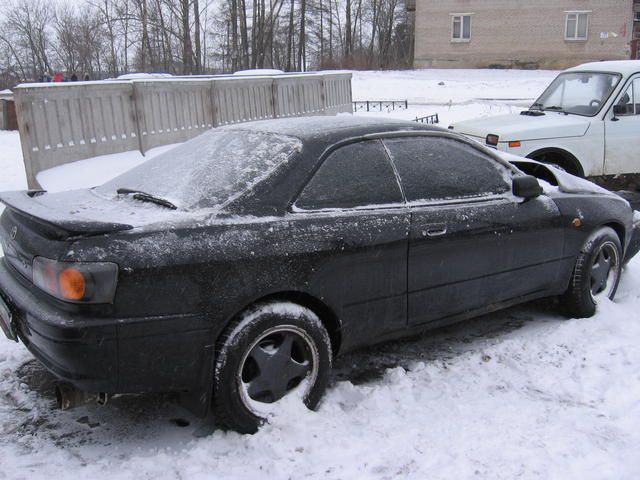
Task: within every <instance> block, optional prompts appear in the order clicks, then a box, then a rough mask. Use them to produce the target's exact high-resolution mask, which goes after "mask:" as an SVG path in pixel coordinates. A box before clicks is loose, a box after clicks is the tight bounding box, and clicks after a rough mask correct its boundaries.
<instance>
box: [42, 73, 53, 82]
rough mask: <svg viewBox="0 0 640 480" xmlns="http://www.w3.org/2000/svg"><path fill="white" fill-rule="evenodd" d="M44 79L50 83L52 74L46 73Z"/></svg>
mask: <svg viewBox="0 0 640 480" xmlns="http://www.w3.org/2000/svg"><path fill="white" fill-rule="evenodd" d="M42 81H44V82H45V83H49V82H50V81H51V75H49V74H48V73H45V74H44V77H43V79H42Z"/></svg>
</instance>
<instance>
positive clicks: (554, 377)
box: [0, 70, 640, 480]
mask: <svg viewBox="0 0 640 480" xmlns="http://www.w3.org/2000/svg"><path fill="white" fill-rule="evenodd" d="M545 76H547V72H515V71H499V72H491V71H484V70H483V71H467V72H459V71H458V72H449V71H424V72H390V73H378V72H374V73H356V74H355V76H354V92H355V95H356V98H365V96H364V94H363V92H365V90H366V89H367V88H369V89H370V93H371V97H375V99H377V98H381V97H382V95H383V94H386V95H385V96H386V97H387V98H404V97H406V95H408V93H407V92H410V91H413V90H414V87H419V86H420V85H421V82H420V79H421V78H422V79H424V80H426V79H428V78H432V79H433V82H436V80H437V82H436V85H437V83H438V82H439V81H444V82H445V86H446V85H447V84H448V83H451V91H447V90H444V91H443V92H447V93H446V94H444V93H443V94H442V95H440V94H438V93H433V92H432V90H431V89H427V90H425V92H424V93H422V94H420V93H412V95H414V96H415V99H416V100H420V99H421V98H422V99H424V100H425V103H427V102H436V101H440V102H441V103H447V102H448V101H449V100H450V98H448V97H454V93H455V97H454V98H453V104H452V107H451V112H453V113H452V114H451V117H452V118H453V117H454V116H456V115H458V116H461V117H462V116H464V115H475V114H477V113H478V112H481V110H482V109H484V108H485V106H486V105H493V104H492V103H491V102H492V101H490V102H489V103H482V102H480V101H476V100H473V98H475V96H476V95H483V98H485V97H488V96H497V93H500V92H501V91H503V93H504V96H507V95H508V96H509V97H510V98H511V97H513V98H516V97H518V98H520V97H522V98H524V97H527V98H529V97H531V98H533V97H535V96H536V95H537V93H538V92H537V91H536V89H537V90H541V89H542V88H543V87H544V83H546V81H543V77H545ZM552 76H553V74H552V73H548V78H547V80H550V79H551V77H552ZM416 79H417V80H416ZM454 81H455V82H457V83H455V84H454ZM465 82H466V84H465ZM479 84H482V85H483V86H482V87H479V86H478V85H479ZM432 87H433V89H434V91H435V92H437V90H436V89H435V86H433V85H432ZM507 88H508V89H509V90H508V89H507ZM474 90H475V91H476V92H475V93H474V92H473V91H474ZM483 92H486V94H485V93H483ZM366 93H368V91H367V92H366ZM403 93H404V94H403ZM420 95H422V96H420ZM464 95H467V97H468V98H469V99H471V102H470V103H468V104H462V103H460V104H458V103H456V102H459V101H460V100H459V99H463V98H465V97H464ZM367 96H368V95H367ZM471 97H473V98H471ZM478 98H479V97H478ZM508 101H509V102H510V101H511V100H508ZM432 105H435V103H429V104H428V105H426V106H425V107H424V108H425V111H426V109H427V108H428V109H431V106H432ZM421 108H422V107H421ZM441 108H442V107H439V108H435V107H434V110H431V111H426V113H425V115H426V114H428V113H435V111H437V112H442V109H441ZM492 108H493V107H492ZM512 108H516V107H512ZM413 113H414V112H413V111H409V112H404V113H403V115H409V114H410V115H413ZM397 114H398V113H397V112H396V113H395V114H388V115H397ZM378 115H387V114H378ZM405 118H410V117H405ZM467 118H468V117H467ZM126 156H127V155H125V157H126ZM102 160H105V159H102ZM107 160H109V161H107V162H105V161H102V162H101V161H97V160H92V161H87V162H88V163H92V165H93V166H92V167H91V168H92V169H94V170H95V173H96V174H98V173H100V172H102V173H103V174H104V175H105V177H107V176H110V175H113V174H114V168H115V167H114V165H115V163H113V158H111V159H107ZM121 160H122V159H121ZM138 160H140V159H138ZM82 163H83V162H80V163H79V164H77V165H76V166H75V167H68V168H69V170H67V171H66V174H65V175H58V176H56V175H53V176H50V177H47V176H46V175H45V176H44V177H42V178H41V180H42V181H43V183H48V185H47V188H50V189H51V188H61V187H68V186H72V185H71V184H70V183H67V184H64V185H63V184H62V183H61V182H62V181H63V180H65V181H67V180H68V179H69V178H70V177H74V178H75V179H76V180H81V181H83V182H84V181H85V180H86V179H87V178H86V177H85V173H82V174H79V173H78V172H79V171H80V169H81V168H84V167H82ZM132 163H135V162H132ZM118 165H120V166H119V167H118V168H121V167H123V166H124V167H126V166H127V160H124V161H123V162H119V163H118ZM76 169H77V171H76ZM87 172H88V170H87ZM87 175H88V173H87ZM98 177H99V175H98V176H97V177H94V178H95V179H92V180H91V182H94V181H96V180H97V179H98ZM105 179H106V178H105ZM71 183H73V182H71ZM24 186H25V180H24V173H23V171H22V166H21V162H20V153H19V145H18V143H17V139H16V135H14V134H4V133H2V134H1V136H0V190H6V189H14V188H22V187H24ZM639 310H640V257H638V258H636V259H634V260H633V261H632V262H631V264H630V265H629V266H628V267H627V268H626V270H625V273H624V276H623V279H622V283H621V286H620V290H619V293H618V296H617V299H616V301H615V303H612V302H607V303H606V304H604V305H602V306H601V307H600V309H599V312H598V314H597V315H596V316H595V317H594V318H592V319H588V320H566V319H564V318H563V317H561V316H560V315H558V314H557V313H555V310H554V306H553V305H552V304H551V302H546V301H541V302H536V303H533V304H528V305H524V306H520V307H517V308H512V309H509V310H506V311H503V312H499V313H495V314H492V315H487V316H484V317H481V318H478V319H475V320H472V321H469V322H464V323H461V324H459V325H456V326H452V327H449V328H446V329H442V330H439V331H437V332H432V333H430V334H427V335H425V336H423V337H420V338H414V339H410V340H407V341H402V342H393V343H388V344H385V345H382V346H377V347H372V348H369V349H366V350H363V351H360V352H356V353H353V354H349V355H346V356H344V357H342V358H340V359H338V360H337V362H336V365H335V369H334V374H333V377H332V382H331V386H330V388H329V390H328V392H327V396H326V398H325V400H324V402H323V403H322V404H321V407H320V409H319V410H318V411H317V412H309V411H306V410H305V409H303V408H301V407H299V406H298V405H295V404H289V403H287V402H285V404H283V405H282V407H281V408H280V411H279V412H278V414H277V415H276V416H275V417H274V418H273V420H272V422H271V424H270V425H267V426H266V427H265V428H263V429H262V430H261V431H260V432H259V433H258V434H256V435H253V436H242V435H238V434H235V433H225V432H222V431H218V430H213V429H212V427H211V426H210V422H207V421H203V420H200V419H197V418H194V417H193V416H191V415H190V414H189V413H187V412H185V411H184V410H182V409H181V408H180V407H179V406H178V405H177V404H176V401H175V399H174V398H173V397H172V396H171V395H139V396H135V395H122V396H117V397H115V398H113V399H112V401H111V402H110V403H109V404H108V405H107V406H106V407H98V406H97V405H95V404H93V403H89V404H87V405H85V406H83V407H80V408H78V409H76V410H72V411H66V412H60V411H57V410H55V409H54V408H53V405H54V395H53V387H52V385H53V378H52V377H51V376H50V375H49V374H48V373H47V372H46V371H45V370H44V369H43V368H42V367H41V366H40V365H39V364H38V363H37V362H36V361H35V360H34V359H33V358H32V357H31V355H30V354H29V353H28V352H27V351H26V350H25V349H24V347H23V346H22V345H20V344H14V343H12V342H9V341H5V340H3V339H0V452H1V454H0V479H2V478H12V479H13V478H25V479H27V478H28V479H40V478H42V479H44V478H47V479H48V478H50V477H51V476H53V475H55V476H56V477H57V478H60V479H66V478H78V477H79V478H95V479H100V478H109V479H110V480H117V479H138V478H157V479H174V478H175V479H179V478H189V479H191V478H195V479H198V478H217V479H261V478H268V479H289V478H317V479H392V478H393V479H395V478H406V479H434V480H436V479H456V480H458V479H469V478H479V479H492V480H494V479H514V478H520V479H563V480H564V479H581V480H582V479H615V480H632V479H637V478H639V477H640V429H638V428H637V426H638V425H639V424H640V349H639V348H638V345H639V344H640V319H639V318H638V315H637V312H638V311H639Z"/></svg>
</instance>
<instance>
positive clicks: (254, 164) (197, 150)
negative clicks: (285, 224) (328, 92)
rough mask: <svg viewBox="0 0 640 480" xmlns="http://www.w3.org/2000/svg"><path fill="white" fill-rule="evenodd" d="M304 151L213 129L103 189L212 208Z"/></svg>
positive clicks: (293, 143) (276, 139) (292, 141)
mask: <svg viewBox="0 0 640 480" xmlns="http://www.w3.org/2000/svg"><path fill="white" fill-rule="evenodd" d="M301 147H302V145H301V142H300V140H299V139H297V138H293V137H288V136H283V135H276V134H271V133H258V132H251V131H234V130H224V131H216V130H212V131H209V132H206V133H204V134H202V135H200V136H199V137H196V138H194V139H193V140H190V141H188V142H186V143H184V144H182V145H180V146H178V147H176V148H174V149H171V150H170V151H168V152H166V153H164V154H162V155H159V156H157V157H156V158H154V159H152V160H149V161H148V162H146V163H144V164H142V165H140V166H139V167H136V168H134V169H132V170H130V171H128V172H126V173H124V174H123V175H120V176H119V177H116V178H114V179H112V180H110V181H109V182H107V183H105V184H104V185H102V186H100V187H98V191H99V192H101V193H104V194H115V192H116V190H117V189H118V188H128V189H133V190H140V191H143V192H147V193H149V194H152V195H154V196H157V197H161V198H163V199H167V200H170V201H171V202H173V203H175V204H176V205H178V206H179V207H182V208H213V207H219V206H221V205H223V204H224V203H225V202H228V201H229V200H233V199H234V198H236V197H237V196H238V195H240V194H241V193H243V192H245V191H246V190H248V189H250V188H252V187H253V186H255V185H256V184H257V183H258V182H260V181H262V180H264V179H266V178H267V177H268V176H269V175H270V174H271V173H272V172H273V171H275V170H276V169H277V168H278V167H279V166H280V165H282V164H284V163H285V162H286V161H287V160H288V159H289V157H290V156H291V155H292V154H293V153H294V152H295V151H296V150H300V149H301Z"/></svg>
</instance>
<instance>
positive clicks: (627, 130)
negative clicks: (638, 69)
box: [604, 75, 640, 175]
mask: <svg viewBox="0 0 640 480" xmlns="http://www.w3.org/2000/svg"><path fill="white" fill-rule="evenodd" d="M604 157H605V162H604V173H605V175H613V174H618V173H640V75H635V76H634V77H632V81H631V82H629V84H628V87H627V88H626V89H624V90H623V91H622V93H621V94H620V95H619V96H618V98H617V99H616V101H615V102H614V107H613V109H612V110H611V111H610V112H609V113H608V114H607V117H606V119H605V155H604Z"/></svg>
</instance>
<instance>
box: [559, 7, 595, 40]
mask: <svg viewBox="0 0 640 480" xmlns="http://www.w3.org/2000/svg"><path fill="white" fill-rule="evenodd" d="M564 13H565V17H564V40H565V42H587V41H588V40H589V23H591V22H590V20H591V13H592V11H591V10H567V11H565V12H564ZM571 15H575V19H576V26H575V31H574V32H573V33H574V36H569V17H570V16H571ZM580 15H585V16H586V17H587V29H586V32H585V36H584V37H579V36H578V28H579V24H580Z"/></svg>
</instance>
